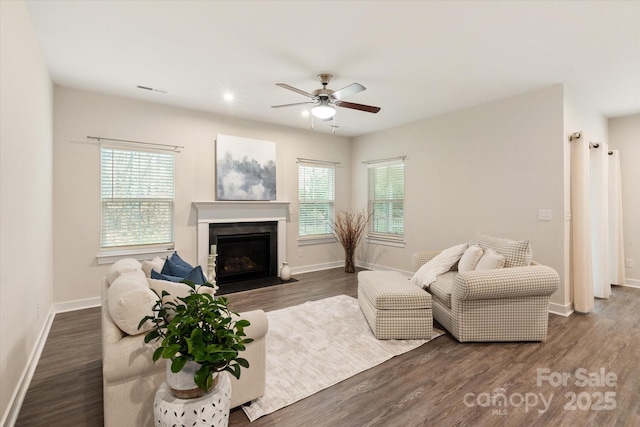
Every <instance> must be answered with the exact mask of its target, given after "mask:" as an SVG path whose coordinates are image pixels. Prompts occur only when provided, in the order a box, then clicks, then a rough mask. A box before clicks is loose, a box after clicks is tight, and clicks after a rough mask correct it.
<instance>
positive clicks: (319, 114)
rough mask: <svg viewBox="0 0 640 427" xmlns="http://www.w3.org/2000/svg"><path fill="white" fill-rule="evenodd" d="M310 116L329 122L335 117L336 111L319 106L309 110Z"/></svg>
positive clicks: (329, 106)
mask: <svg viewBox="0 0 640 427" xmlns="http://www.w3.org/2000/svg"><path fill="white" fill-rule="evenodd" d="M311 114H313V117H315V118H317V119H320V120H329V119H330V118H332V117H333V116H335V115H336V109H335V108H333V107H332V106H331V105H327V104H320V105H316V106H315V107H313V108H312V109H311Z"/></svg>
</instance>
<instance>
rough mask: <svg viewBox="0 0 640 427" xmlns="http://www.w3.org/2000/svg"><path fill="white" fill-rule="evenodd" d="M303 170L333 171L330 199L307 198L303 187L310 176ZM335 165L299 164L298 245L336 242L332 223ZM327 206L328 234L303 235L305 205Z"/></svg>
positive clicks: (325, 163)
mask: <svg viewBox="0 0 640 427" xmlns="http://www.w3.org/2000/svg"><path fill="white" fill-rule="evenodd" d="M303 168H309V169H314V168H315V169H326V170H329V171H331V175H332V177H331V178H332V182H331V183H330V185H331V186H332V188H330V189H328V191H327V194H328V195H329V198H326V199H322V198H316V197H313V195H312V197H310V198H306V197H304V196H305V193H304V191H303V190H302V188H301V187H302V186H303V185H304V182H303V181H304V180H305V179H306V178H307V177H308V176H309V174H308V173H303V170H302V169H303ZM335 169H336V168H335V163H329V162H319V161H318V162H313V161H311V162H304V161H299V162H298V245H300V246H303V245H312V244H319V243H330V242H335V241H336V239H335V236H334V234H333V231H332V228H331V223H332V222H333V221H334V220H335V194H336V189H335V188H336V184H335V182H336V171H335ZM309 204H312V205H315V204H317V205H326V206H328V212H329V217H328V218H327V219H326V232H325V233H318V234H301V227H302V222H303V221H302V219H301V218H302V212H303V210H304V206H305V205H309Z"/></svg>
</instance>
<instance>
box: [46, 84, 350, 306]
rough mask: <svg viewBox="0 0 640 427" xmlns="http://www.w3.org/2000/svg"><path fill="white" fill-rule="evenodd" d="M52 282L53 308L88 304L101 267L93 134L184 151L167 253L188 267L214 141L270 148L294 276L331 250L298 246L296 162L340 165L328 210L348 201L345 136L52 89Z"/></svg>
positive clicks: (333, 253)
mask: <svg viewBox="0 0 640 427" xmlns="http://www.w3.org/2000/svg"><path fill="white" fill-rule="evenodd" d="M54 114H55V115H54V284H55V287H54V289H55V293H54V301H55V302H66V301H73V300H82V299H87V298H95V297H97V296H98V295H99V284H100V277H102V276H103V275H104V274H105V272H106V270H107V269H108V267H109V266H108V265H106V266H105V265H97V263H96V255H97V254H98V252H99V249H100V193H99V186H100V155H99V145H97V144H90V143H89V144H87V143H85V141H87V138H86V137H87V136H102V137H110V138H119V139H127V140H134V141H147V142H155V143H161V144H174V145H183V146H184V147H185V148H184V150H183V151H182V152H181V153H180V154H178V155H177V156H176V184H175V186H176V201H175V224H174V239H175V243H176V249H177V250H178V252H179V253H180V254H181V255H182V256H183V257H184V258H185V259H186V260H187V261H189V262H191V263H195V262H196V250H197V248H196V239H197V236H196V211H195V208H194V207H193V206H192V204H191V203H192V202H194V201H212V200H214V197H215V188H214V174H215V166H214V147H215V144H214V141H215V138H216V135H217V134H225V135H235V136H241V137H246V138H256V139H261V140H269V141H275V142H276V156H277V166H276V167H277V170H276V173H277V186H278V187H277V198H278V200H284V201H291V202H293V203H292V215H291V221H290V222H289V223H288V228H287V237H288V242H287V248H288V251H287V252H288V256H287V260H288V262H289V264H290V265H291V266H292V268H293V269H294V271H295V270H296V269H299V270H302V269H305V268H318V267H322V266H327V265H331V264H332V263H335V262H339V261H340V260H341V259H343V258H342V253H341V251H340V250H339V247H337V244H335V243H333V244H324V245H313V246H305V247H304V252H303V256H302V257H299V256H298V247H297V234H298V228H297V227H298V222H297V188H298V182H297V164H296V158H297V157H303V158H311V159H320V160H331V161H337V162H341V163H342V165H343V167H339V168H337V170H336V188H337V194H336V205H337V207H338V208H341V207H342V208H344V207H348V205H349V203H350V200H351V192H350V188H351V170H350V166H349V165H350V164H351V147H350V144H349V141H350V140H349V139H348V138H345V137H340V136H333V135H326V134H321V133H318V132H311V131H304V130H297V129H293V128H286V127H282V126H274V125H269V124H265V123H258V122H251V121H243V120H236V119H233V118H229V117H222V116H216V115H213V114H207V113H203V112H198V111H192V110H186V109H181V108H175V107H168V106H165V105H160V104H152V103H148V102H141V101H133V100H128V99H124V98H118V97H113V96H107V95H100V94H96V93H90V92H84V91H79V90H72V89H68V88H64V87H56V88H55V108H54Z"/></svg>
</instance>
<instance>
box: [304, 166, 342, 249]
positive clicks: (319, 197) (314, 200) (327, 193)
mask: <svg viewBox="0 0 640 427" xmlns="http://www.w3.org/2000/svg"><path fill="white" fill-rule="evenodd" d="M334 202H335V167H334V166H331V165H326V166H325V165H321V166H319V165H309V164H303V163H299V164H298V204H299V207H300V208H299V229H298V234H299V236H300V237H310V236H318V237H319V236H327V235H333V232H332V230H331V221H332V220H333V218H334Z"/></svg>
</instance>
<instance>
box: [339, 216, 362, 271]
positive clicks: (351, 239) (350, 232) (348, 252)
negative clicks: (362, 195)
mask: <svg viewBox="0 0 640 427" xmlns="http://www.w3.org/2000/svg"><path fill="white" fill-rule="evenodd" d="M370 218H371V215H367V214H365V213H364V211H360V212H356V213H354V212H351V211H346V212H345V211H343V212H339V213H338V215H336V219H335V220H334V221H332V222H331V228H332V229H333V232H334V234H335V236H336V239H338V242H340V244H341V245H342V247H343V248H344V271H346V272H347V273H355V272H356V265H355V262H354V259H353V257H354V254H355V251H356V247H357V246H358V243H360V238H361V237H362V234H363V233H364V230H365V229H366V227H367V224H368V223H369V219H370Z"/></svg>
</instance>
